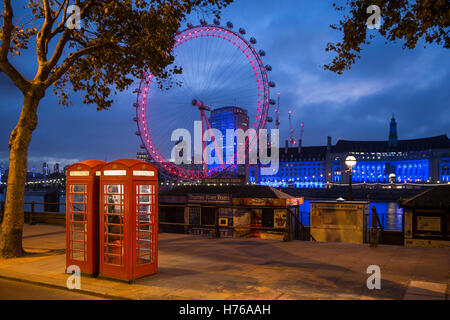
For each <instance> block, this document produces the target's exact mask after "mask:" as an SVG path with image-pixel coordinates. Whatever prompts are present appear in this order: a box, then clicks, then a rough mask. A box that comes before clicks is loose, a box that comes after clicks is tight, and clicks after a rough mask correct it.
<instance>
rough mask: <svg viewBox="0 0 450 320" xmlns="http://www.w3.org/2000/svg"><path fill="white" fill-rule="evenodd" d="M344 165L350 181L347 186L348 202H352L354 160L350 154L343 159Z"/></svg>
mask: <svg viewBox="0 0 450 320" xmlns="http://www.w3.org/2000/svg"><path fill="white" fill-rule="evenodd" d="M345 165H346V166H347V167H348V170H349V180H350V181H349V185H348V201H353V189H352V180H353V167H354V166H356V158H355V157H354V156H353V155H351V154H350V155H349V156H348V157H347V158H346V159H345Z"/></svg>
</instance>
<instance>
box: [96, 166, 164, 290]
mask: <svg viewBox="0 0 450 320" xmlns="http://www.w3.org/2000/svg"><path fill="white" fill-rule="evenodd" d="M100 233H101V236H100V276H101V277H105V278H114V279H119V280H125V281H128V282H133V281H134V280H135V279H138V278H142V277H145V276H148V275H151V274H154V273H156V272H157V271H158V170H157V169H156V167H155V166H153V165H151V164H148V163H147V162H144V161H140V160H135V159H124V160H117V161H113V162H110V163H108V164H106V165H105V166H103V167H102V170H101V177H100Z"/></svg>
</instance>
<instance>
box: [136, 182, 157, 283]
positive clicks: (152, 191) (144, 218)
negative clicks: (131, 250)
mask: <svg viewBox="0 0 450 320" xmlns="http://www.w3.org/2000/svg"><path fill="white" fill-rule="evenodd" d="M134 186H135V188H134V189H135V191H136V228H135V230H136V237H135V239H136V251H135V254H136V257H135V259H136V260H135V261H136V277H137V278H139V277H142V276H145V275H147V274H152V273H155V272H156V271H157V269H158V185H157V183H154V182H148V181H147V182H144V181H139V182H135V183H134Z"/></svg>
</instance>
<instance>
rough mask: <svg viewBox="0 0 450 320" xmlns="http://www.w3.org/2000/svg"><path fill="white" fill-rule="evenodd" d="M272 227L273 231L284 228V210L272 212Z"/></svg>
mask: <svg viewBox="0 0 450 320" xmlns="http://www.w3.org/2000/svg"><path fill="white" fill-rule="evenodd" d="M273 227H274V228H275V229H283V228H286V210H280V209H275V210H274V211H273Z"/></svg>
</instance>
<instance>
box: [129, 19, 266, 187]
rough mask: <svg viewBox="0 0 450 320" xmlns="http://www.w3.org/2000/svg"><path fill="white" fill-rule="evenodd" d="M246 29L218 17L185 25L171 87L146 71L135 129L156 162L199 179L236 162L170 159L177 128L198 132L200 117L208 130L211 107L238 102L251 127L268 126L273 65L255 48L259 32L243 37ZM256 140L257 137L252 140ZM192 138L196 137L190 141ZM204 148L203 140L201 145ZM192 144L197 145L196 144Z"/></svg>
mask: <svg viewBox="0 0 450 320" xmlns="http://www.w3.org/2000/svg"><path fill="white" fill-rule="evenodd" d="M245 34H246V31H245V30H244V29H242V28H240V29H239V30H238V31H234V30H233V24H232V23H231V22H228V23H227V24H226V27H222V26H220V22H219V21H218V20H214V23H213V24H208V23H206V22H205V21H204V20H201V21H200V25H197V26H194V25H192V24H188V25H187V29H185V30H183V31H180V32H179V33H178V34H177V35H176V38H175V45H174V47H173V51H172V53H173V56H174V58H175V60H174V63H173V65H174V66H178V67H181V68H182V69H183V72H182V74H176V75H173V78H174V79H173V81H174V82H176V83H179V85H173V86H172V87H171V88H170V89H164V88H161V86H160V84H159V83H158V82H157V81H155V80H156V79H155V78H154V76H153V75H152V74H151V73H150V72H147V73H146V75H145V77H144V79H142V80H141V83H140V86H139V89H138V90H136V91H135V92H136V93H137V101H136V103H134V107H135V108H136V117H135V118H134V121H135V122H136V123H137V126H138V131H137V133H136V134H137V135H138V136H139V137H140V139H141V141H142V145H141V148H142V149H145V150H146V151H147V152H148V154H149V156H150V157H151V158H152V160H153V162H154V163H156V164H157V165H158V166H159V168H160V169H161V170H163V171H164V172H165V173H166V174H167V175H169V176H174V177H177V178H181V179H185V180H200V179H203V178H206V177H212V176H215V175H217V174H219V173H222V172H224V171H226V170H229V169H230V168H236V164H226V163H224V162H225V161H224V159H221V160H222V163H221V165H219V166H215V167H208V166H207V165H206V164H201V165H197V166H196V165H176V164H174V163H173V162H172V161H171V151H172V149H173V147H174V145H175V143H174V141H172V140H171V136H172V133H173V132H174V130H176V129H179V128H184V129H186V130H188V131H189V132H194V123H195V121H197V123H198V122H199V121H201V124H202V132H203V129H205V130H210V129H213V128H212V127H211V123H210V122H209V118H210V117H209V116H208V113H211V112H212V111H213V110H217V109H220V108H224V107H231V106H234V107H240V108H242V109H245V110H247V113H248V117H249V124H248V127H249V128H253V129H255V130H256V132H258V130H259V129H264V128H265V126H266V123H267V121H270V117H268V112H269V107H270V105H274V104H275V101H274V100H272V99H270V88H273V87H275V83H273V82H271V81H269V79H268V75H267V74H268V72H270V71H271V70H272V67H271V66H270V65H264V64H263V62H262V57H264V56H265V55H266V54H265V52H264V51H263V50H259V51H257V49H255V45H256V43H257V41H256V39H255V38H249V39H248V40H247V39H246V38H245ZM250 143H257V141H250ZM192 144H193V143H192ZM202 148H203V151H204V148H205V144H204V143H203V145H202ZM191 150H194V148H193V147H192V148H191ZM216 152H217V153H221V151H220V150H216Z"/></svg>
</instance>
